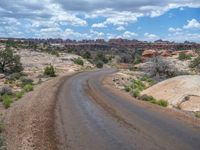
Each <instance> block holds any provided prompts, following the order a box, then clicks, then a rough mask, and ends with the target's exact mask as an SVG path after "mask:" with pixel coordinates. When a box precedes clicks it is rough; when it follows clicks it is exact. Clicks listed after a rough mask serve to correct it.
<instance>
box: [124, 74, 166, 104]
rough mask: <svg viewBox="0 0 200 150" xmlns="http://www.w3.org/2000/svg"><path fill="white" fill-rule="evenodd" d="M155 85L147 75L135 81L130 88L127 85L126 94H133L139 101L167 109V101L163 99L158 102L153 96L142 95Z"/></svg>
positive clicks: (125, 87)
mask: <svg viewBox="0 0 200 150" xmlns="http://www.w3.org/2000/svg"><path fill="white" fill-rule="evenodd" d="M153 84H154V80H153V79H151V78H150V77H148V76H146V75H145V76H143V77H141V78H138V79H134V80H133V81H132V83H131V84H130V85H128V86H127V85H125V86H124V90H125V91H126V92H129V93H131V95H132V96H133V97H134V98H137V99H139V100H143V101H147V102H150V103H152V104H157V105H160V106H162V107H167V106H168V102H167V101H166V100H163V99H160V100H157V99H155V98H154V97H152V96H148V95H141V92H142V91H143V90H145V89H146V88H148V87H150V86H152V85H153Z"/></svg>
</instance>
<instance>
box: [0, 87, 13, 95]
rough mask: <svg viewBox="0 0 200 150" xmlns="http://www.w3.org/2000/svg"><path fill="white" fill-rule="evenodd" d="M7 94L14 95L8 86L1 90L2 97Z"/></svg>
mask: <svg viewBox="0 0 200 150" xmlns="http://www.w3.org/2000/svg"><path fill="white" fill-rule="evenodd" d="M5 94H6V95H12V94H13V92H12V89H11V88H10V87H7V86H5V87H2V88H1V89H0V95H5Z"/></svg>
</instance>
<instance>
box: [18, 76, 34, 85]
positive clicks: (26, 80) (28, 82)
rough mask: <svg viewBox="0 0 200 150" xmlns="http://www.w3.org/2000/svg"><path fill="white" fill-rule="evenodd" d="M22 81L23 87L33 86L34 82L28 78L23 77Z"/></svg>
mask: <svg viewBox="0 0 200 150" xmlns="http://www.w3.org/2000/svg"><path fill="white" fill-rule="evenodd" d="M20 81H21V86H22V87H23V86H25V85H26V84H33V80H32V79H30V78H27V77H21V78H20Z"/></svg>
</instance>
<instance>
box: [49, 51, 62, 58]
mask: <svg viewBox="0 0 200 150" xmlns="http://www.w3.org/2000/svg"><path fill="white" fill-rule="evenodd" d="M50 54H51V55H55V56H56V57H59V56H60V54H59V52H58V51H57V50H52V51H51V52H50Z"/></svg>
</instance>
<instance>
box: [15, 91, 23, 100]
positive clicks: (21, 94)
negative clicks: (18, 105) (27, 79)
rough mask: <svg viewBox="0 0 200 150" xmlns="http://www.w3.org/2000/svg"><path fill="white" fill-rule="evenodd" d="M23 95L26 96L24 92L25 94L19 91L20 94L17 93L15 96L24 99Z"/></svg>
mask: <svg viewBox="0 0 200 150" xmlns="http://www.w3.org/2000/svg"><path fill="white" fill-rule="evenodd" d="M23 95H24V92H23V91H18V92H16V93H15V96H16V98H17V99H20V98H22V97H23Z"/></svg>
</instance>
